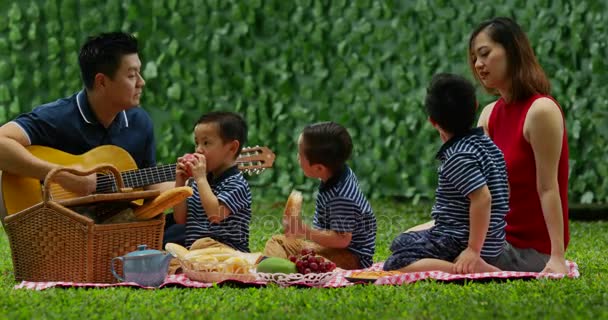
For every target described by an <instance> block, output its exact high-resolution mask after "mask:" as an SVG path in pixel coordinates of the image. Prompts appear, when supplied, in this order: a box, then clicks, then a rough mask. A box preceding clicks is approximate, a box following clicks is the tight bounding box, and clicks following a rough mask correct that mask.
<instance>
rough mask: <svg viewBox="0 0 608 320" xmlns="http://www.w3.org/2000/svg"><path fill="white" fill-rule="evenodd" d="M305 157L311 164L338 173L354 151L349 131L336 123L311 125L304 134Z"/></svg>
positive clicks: (305, 129)
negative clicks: (322, 166) (320, 165)
mask: <svg viewBox="0 0 608 320" xmlns="http://www.w3.org/2000/svg"><path fill="white" fill-rule="evenodd" d="M302 144H303V152H304V156H305V157H306V159H308V161H309V162H310V164H322V165H324V166H326V167H327V168H328V169H329V170H331V172H332V173H334V172H337V171H338V170H339V169H340V168H342V166H344V164H345V163H346V160H348V158H350V155H351V153H352V151H353V141H352V139H351V137H350V134H348V131H347V130H346V128H344V127H343V126H341V125H339V124H337V123H335V122H319V123H315V124H309V125H307V126H306V127H304V131H303V132H302Z"/></svg>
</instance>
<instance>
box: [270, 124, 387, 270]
mask: <svg viewBox="0 0 608 320" xmlns="http://www.w3.org/2000/svg"><path fill="white" fill-rule="evenodd" d="M352 148H353V144H352V140H351V137H350V135H349V134H348V131H347V130H346V128H344V127H342V126H341V125H339V124H336V123H334V122H321V123H316V124H311V125H308V126H306V127H305V128H304V131H303V132H302V134H301V135H300V137H299V141H298V160H299V162H300V167H301V168H302V171H303V172H304V175H306V176H307V177H309V178H315V179H319V180H321V184H320V186H319V192H318V195H317V199H316V206H315V215H314V218H313V226H312V227H311V226H308V225H306V224H304V223H303V222H302V219H301V217H300V215H299V214H298V215H294V216H291V217H286V219H285V221H284V227H285V235H275V236H273V237H272V239H270V240H268V242H267V243H266V247H265V249H264V254H265V255H266V256H274V257H282V258H287V257H289V256H291V255H297V254H299V253H300V252H301V250H302V249H313V250H314V251H315V252H317V253H318V254H319V255H321V256H323V257H325V258H327V259H329V260H331V261H332V262H334V263H335V264H336V266H337V267H339V268H342V269H360V268H366V267H369V266H371V265H372V257H373V256H374V251H375V242H376V217H375V216H374V212H373V211H372V207H371V206H370V204H369V202H368V201H367V199H366V198H365V196H364V195H363V193H362V192H361V190H360V188H359V182H358V181H357V177H356V176H355V174H354V173H353V171H352V170H351V169H350V168H349V167H348V166H347V165H346V160H348V158H349V157H350V155H351V152H352Z"/></svg>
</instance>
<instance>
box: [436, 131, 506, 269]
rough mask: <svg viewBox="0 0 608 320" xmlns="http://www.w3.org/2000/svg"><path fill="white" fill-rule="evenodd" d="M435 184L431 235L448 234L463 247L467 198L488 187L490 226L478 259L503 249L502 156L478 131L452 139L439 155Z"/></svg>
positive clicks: (503, 192) (467, 215)
mask: <svg viewBox="0 0 608 320" xmlns="http://www.w3.org/2000/svg"><path fill="white" fill-rule="evenodd" d="M437 158H438V159H439V160H440V161H441V165H440V167H439V182H438V186H437V190H436V192H435V196H436V200H435V204H434V205H433V209H432V212H431V216H432V217H433V219H435V226H434V227H433V229H431V230H432V232H439V233H443V234H449V235H451V236H453V237H454V238H456V239H457V240H458V241H460V242H461V244H462V245H463V246H464V247H466V246H468V241H469V226H470V216H469V208H470V206H471V200H469V198H468V195H469V194H470V193H471V192H473V191H475V190H477V189H479V188H481V187H483V186H484V185H487V186H488V189H489V190H490V194H491V195H492V204H491V209H490V211H491V212H490V225H489V227H488V232H487V234H486V238H485V242H484V244H483V247H482V249H481V256H482V257H496V256H498V255H499V254H500V253H501V252H502V250H503V246H504V245H505V226H506V223H505V219H504V218H505V215H506V214H507V212H508V211H509V187H508V182H507V168H506V164H505V160H504V157H503V154H502V152H501V151H500V149H498V147H497V146H496V145H495V144H494V142H492V140H491V139H490V138H489V137H488V136H486V135H484V133H483V129H482V128H476V129H473V130H471V131H470V132H469V133H468V134H466V135H462V136H456V137H452V138H451V139H450V140H448V141H447V142H446V143H445V144H443V146H442V147H441V149H440V150H439V152H438V153H437Z"/></svg>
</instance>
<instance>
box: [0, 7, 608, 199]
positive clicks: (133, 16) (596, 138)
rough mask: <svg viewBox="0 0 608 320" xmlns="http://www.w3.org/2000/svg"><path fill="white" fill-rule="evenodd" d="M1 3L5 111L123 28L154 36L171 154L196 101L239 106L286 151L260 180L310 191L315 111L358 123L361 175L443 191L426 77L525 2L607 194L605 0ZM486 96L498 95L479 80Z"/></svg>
mask: <svg viewBox="0 0 608 320" xmlns="http://www.w3.org/2000/svg"><path fill="white" fill-rule="evenodd" d="M0 11H1V12H3V13H5V14H4V15H3V18H2V19H0V123H5V122H6V121H9V120H10V119H11V118H13V117H15V116H16V115H18V114H19V113H21V112H27V111H29V110H31V109H32V108H33V107H35V106H36V105H38V104H41V103H44V102H48V101H52V100H55V99H57V98H60V97H63V96H67V95H69V94H71V93H73V92H75V91H77V90H79V89H80V88H81V86H82V85H81V82H80V79H79V73H78V65H77V52H78V49H79V47H80V45H81V44H82V42H83V41H84V39H85V38H86V36H87V35H90V34H94V33H98V32H102V31H110V30H124V31H128V32H132V33H134V34H136V35H137V37H138V38H139V40H140V44H141V47H142V52H141V57H142V60H143V63H144V68H143V75H144V78H145V79H146V82H147V84H146V89H145V92H144V98H143V103H142V105H143V107H144V108H145V109H146V110H148V111H149V113H150V114H151V115H152V116H153V118H154V121H155V124H156V135H157V139H158V158H159V160H160V161H161V162H165V163H167V162H171V161H174V159H175V158H176V157H177V156H178V155H181V154H182V153H184V152H188V151H191V149H192V147H193V146H192V137H191V129H192V126H193V123H194V121H195V120H196V119H197V118H198V117H199V116H200V114H202V113H203V112H206V111H210V110H217V109H228V110H235V111H238V112H241V113H242V114H244V115H245V116H246V118H247V121H248V123H249V125H250V128H251V129H250V134H249V145H256V144H259V145H266V146H269V147H270V148H271V149H272V150H274V151H275V153H276V155H277V158H276V162H275V166H274V168H273V169H272V170H269V171H267V172H265V173H263V174H262V175H260V176H258V177H255V178H251V179H250V181H251V184H252V185H254V186H256V187H255V188H254V190H255V192H256V193H263V194H266V195H269V196H285V195H287V194H288V192H289V191H290V190H291V189H292V188H298V189H300V190H304V191H312V190H314V187H315V186H316V183H317V182H316V181H313V180H311V179H307V178H305V177H304V176H303V175H302V173H301V171H300V169H299V167H298V164H297V158H296V153H297V152H296V150H297V149H296V139H297V136H298V134H299V132H300V130H301V129H302V128H303V126H304V125H305V124H308V123H311V122H316V121H323V120H334V121H337V122H339V123H342V124H343V125H345V126H347V127H348V129H349V130H350V132H351V135H352V136H353V139H354V142H355V149H354V155H353V158H352V160H351V161H350V165H351V166H352V167H353V169H354V170H355V172H356V173H357V175H358V177H359V180H360V181H361V184H362V186H363V189H364V191H365V192H366V193H367V194H368V195H369V196H370V197H372V198H377V197H385V196H397V197H401V198H405V199H408V200H413V201H420V200H428V199H432V197H433V190H434V187H435V183H436V167H437V163H436V162H435V160H434V154H435V152H436V151H437V149H438V148H439V146H440V140H439V137H438V135H437V134H436V133H435V131H434V130H433V129H432V127H431V126H430V125H429V124H428V123H427V121H426V119H425V115H424V111H423V106H422V101H423V97H424V94H425V87H426V85H427V83H428V81H429V79H430V78H431V76H432V75H433V74H434V73H436V72H441V71H445V72H455V73H459V74H463V75H465V76H467V77H468V78H469V79H472V76H471V74H470V72H469V70H468V67H467V64H466V56H467V52H466V49H467V41H468V37H469V33H470V32H471V30H472V29H473V28H474V26H475V25H476V24H477V23H479V22H480V21H482V20H485V19H487V18H490V17H492V16H496V15H507V16H511V17H515V18H516V19H517V21H518V22H519V23H520V24H521V25H522V26H523V28H524V30H526V32H527V33H528V36H529V38H530V39H531V41H532V43H533V46H534V49H535V51H536V53H537V55H538V57H539V60H540V62H541V64H542V65H543V67H544V68H545V71H546V72H547V74H548V75H549V77H550V78H551V81H552V84H553V94H554V96H555V97H556V98H557V99H558V101H559V102H560V103H561V105H562V106H563V108H564V111H565V113H566V116H567V129H568V133H569V139H570V150H571V157H570V164H571V185H570V198H571V201H572V202H575V203H581V202H582V203H603V202H607V201H608V179H606V178H607V177H608V162H607V161H605V160H604V159H605V156H606V155H607V154H608V141H607V140H608V120H607V119H608V114H607V110H608V99H607V98H606V86H607V83H608V68H607V66H608V63H607V62H606V59H607V58H608V47H607V42H608V39H607V38H608V37H607V34H608V33H607V32H608V28H607V27H606V25H607V24H606V21H608V4H607V2H606V1H604V0H595V1H578V0H567V1H566V0H536V1H525V0H506V1H501V3H500V4H496V3H495V2H484V1H473V0H461V1H449V0H433V1H431V0H418V1H415V0H408V1H371V0H351V1H347V0H334V1H329V0H327V1H320V0H293V1H292V0H250V1H237V0H206V1H202V0H198V1H196V0H192V1H185V0H182V1H178V0H166V1H165V0H148V1H144V0H139V1H134V0H132V1H129V0H126V1H125V0H106V1H94V0H82V1H76V0H48V1H42V0H37V1H36V0H30V1H27V0H23V1H15V2H10V1H6V0H4V1H0ZM479 99H480V102H481V104H482V105H483V104H486V103H488V102H490V101H492V99H493V97H491V96H488V95H486V94H485V93H484V92H482V90H479ZM307 194H308V195H310V194H312V193H311V192H307Z"/></svg>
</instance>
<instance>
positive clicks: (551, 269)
mask: <svg viewBox="0 0 608 320" xmlns="http://www.w3.org/2000/svg"><path fill="white" fill-rule="evenodd" d="M542 272H543V273H561V274H568V265H566V259H565V258H559V257H553V256H551V258H549V261H547V264H546V265H545V268H544V269H543V271H542Z"/></svg>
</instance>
